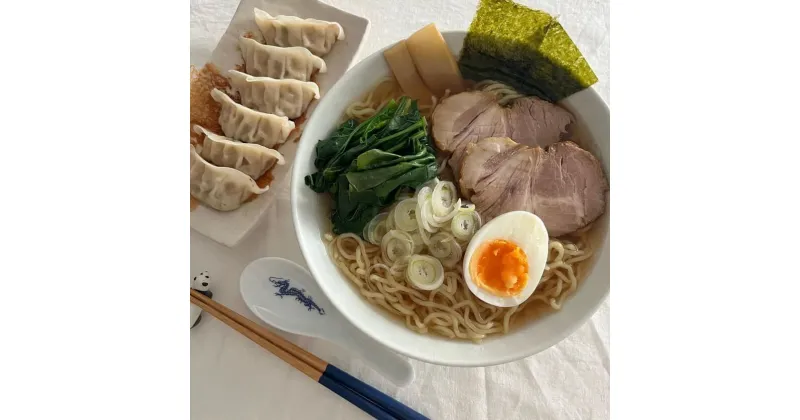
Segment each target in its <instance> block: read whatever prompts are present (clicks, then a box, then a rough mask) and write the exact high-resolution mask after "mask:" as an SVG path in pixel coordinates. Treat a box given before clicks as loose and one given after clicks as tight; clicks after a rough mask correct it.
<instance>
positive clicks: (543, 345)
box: [289, 30, 611, 367]
mask: <svg viewBox="0 0 800 420" xmlns="http://www.w3.org/2000/svg"><path fill="white" fill-rule="evenodd" d="M441 33H442V35H443V37H444V38H445V39H447V38H449V37H459V38H460V39H463V38H464V37H465V36H466V33H467V32H466V31H464V30H458V31H441ZM398 42H399V41H398ZM396 43H397V42H393V43H391V44H389V45H386V46H385V47H383V48H381V49H379V50H377V51H375V52H374V53H372V54H370V55H369V56H367V57H365V58H363V59H362V60H360V61H359V62H358V63H357V64H356V65H355V66H353V67H351V68H350V69H348V70H347V71H346V72H345V73H344V75H343V76H342V77H341V78H340V79H339V80H337V81H336V83H334V84H333V86H331V88H330V89H329V94H328V95H325V97H323V98H322V99H321V100H320V103H319V104H318V106H319V105H322V103H323V102H324V101H326V100H327V99H328V98H329V97H332V95H330V93H331V92H333V91H335V90H337V86H338V85H339V84H340V83H343V82H342V81H343V80H345V79H347V78H348V73H353V74H356V73H360V72H362V71H363V69H365V68H368V67H369V66H370V65H371V64H370V62H371V61H373V60H374V59H375V57H376V56H378V55H380V56H382V55H383V53H384V51H386V50H388V49H389V48H391V47H392V46H394V45H395V44H396ZM351 77H352V76H351ZM577 94H583V95H589V96H590V97H591V98H590V99H591V100H592V101H595V102H597V103H598V104H599V105H600V106H601V107H602V109H601V111H602V112H604V113H605V115H609V107H608V104H607V103H606V102H605V101H604V100H603V98H602V97H601V96H600V95H599V94H598V93H597V91H596V89H595V88H594V87H593V86H590V87H589V88H586V89H584V90H582V91H579V92H576V93H575V94H573V95H571V96H570V97H568V98H565V99H569V98H571V97H572V96H574V95H577ZM560 102H561V101H559V103H560ZM313 120H314V115H312V116H311V118H309V120H308V121H306V124H305V125H306V126H310V125H311V123H312V122H313ZM308 132H309V131H307V130H306V131H304V132H303V134H302V135H301V137H300V139H299V140H298V148H297V149H298V150H297V152H298V153H297V155H299V152H300V150H301V147H302V146H303V144H305V143H307V142H309V141H311V140H310V139H306V137H308ZM609 143H610V139H609ZM310 147H311V148H312V149H311V150H312V152H313V146H310ZM297 155H296V156H295V160H296V159H297ZM609 155H610V147H609ZM608 160H610V156H607V157H606V162H605V163H606V164H607V161H608ZM601 162H602V160H601ZM294 163H295V162H294V161H293V162H292V164H293V168H292V176H291V184H290V188H289V190H290V202H291V212H292V222H293V224H294V231H295V236H296V238H297V241H298V244H299V245H300V252H301V253H302V255H303V259H304V260H305V261H306V265H307V266H308V269H309V271H310V272H311V274H312V276H313V277H314V281H316V282H317V285H318V286H319V287H320V289H322V292H323V293H325V295H326V297H327V298H328V300H330V301H331V303H332V304H333V306H334V307H335V308H336V309H337V310H338V311H339V312H340V313H341V314H342V316H343V317H344V318H345V319H346V320H347V321H348V322H350V323H351V324H353V325H354V326H355V327H356V328H358V329H359V330H361V331H362V332H363V333H364V334H366V335H367V336H369V337H370V338H372V339H373V340H375V341H377V342H378V343H380V344H381V345H383V346H386V347H388V348H389V349H391V350H392V351H395V352H397V353H400V354H402V355H404V356H407V357H410V358H413V359H416V360H420V361H423V362H426V363H432V364H436V365H442V366H454V367H486V366H495V365H500V364H505V363H509V362H513V361H516V360H521V359H524V358H526V357H529V356H532V355H534V354H537V353H540V352H542V351H544V350H546V349H548V348H550V347H552V346H554V345H555V344H557V343H559V342H561V341H562V340H564V339H565V338H566V337H568V336H570V335H571V334H572V333H574V332H575V331H576V330H577V329H578V328H580V327H581V326H583V324H585V323H586V321H587V320H588V319H589V318H591V317H592V316H593V315H594V314H595V313H596V312H597V310H598V308H599V307H600V306H601V305H602V304H603V303H604V302H605V301H606V300H607V299H608V295H609V292H610V273H609V276H608V277H609V279H608V281H607V282H606V284H607V286H606V287H605V288H604V289H603V291H602V295H601V296H599V299H597V300H596V301H595V302H594V303H593V304H591V305H589V306H585V307H586V308H587V310H586V311H584V312H583V313H582V314H581V315H579V316H578V315H576V316H575V317H574V318H573V320H572V321H570V322H569V323H568V325H566V326H565V327H564V328H561V329H560V330H559V331H558V332H556V333H553V334H550V335H548V336H547V338H546V339H544V340H540V341H537V342H536V343H535V344H532V345H531V346H529V347H525V348H520V349H519V350H516V351H509V352H508V353H506V354H504V355H497V356H495V355H493V354H486V357H485V358H483V359H482V360H449V359H440V358H436V357H429V356H428V355H427V354H426V353H425V352H424V351H420V350H416V349H409V348H404V347H402V346H400V345H396V344H395V343H394V342H390V341H385V340H382V339H380V338H378V337H376V336H375V335H373V334H372V333H371V332H370V331H369V329H368V328H364V326H363V325H362V321H361V320H359V319H357V318H356V317H354V316H352V315H351V314H350V313H348V311H347V308H345V307H343V305H341V303H339V302H338V300H337V298H336V297H335V293H333V291H332V290H329V285H328V283H327V282H320V281H318V280H317V279H318V278H320V277H321V276H323V274H324V273H321V272H319V269H317V268H315V266H314V265H313V264H309V263H308V261H309V255H308V251H306V247H307V246H306V243H305V239H304V235H302V234H301V230H300V226H301V223H302V221H301V220H300V216H299V212H298V211H297V207H298V205H299V203H298V200H299V198H298V189H299V188H302V187H304V186H305V181H304V178H305V174H303V173H300V166H299V165H295V164H294ZM609 167H610V166H609ZM607 172H608V171H607ZM608 175H609V174H608V173H607V174H606V176H608ZM607 211H608V210H607ZM609 216H610V215H609ZM610 234H611V232H610V223H609V228H608V231H607V232H606V234H605V236H604V238H603V239H602V241H601V245H600V247H599V248H598V249H597V250H596V251H600V252H602V251H605V252H608V248H609V247H610ZM320 240H321V239H320ZM609 258H610V256H609ZM590 273H591V272H590ZM588 275H589V274H587V276H588ZM339 276H340V277H341V278H342V280H343V281H346V280H347V279H346V278H345V276H344V275H343V274H341V273H339ZM370 306H373V305H370ZM373 309H374V310H375V311H378V309H377V308H373ZM387 316H390V314H387ZM494 339H500V338H497V337H496V338H494ZM477 345H480V344H477Z"/></svg>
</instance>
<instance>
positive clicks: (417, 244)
mask: <svg viewBox="0 0 800 420" xmlns="http://www.w3.org/2000/svg"><path fill="white" fill-rule="evenodd" d="M410 236H411V240H413V241H414V253H415V254H419V253H420V252H422V250H423V249H425V241H424V240H423V239H422V235H420V233H419V231H418V230H415V231H414V232H411V233H410Z"/></svg>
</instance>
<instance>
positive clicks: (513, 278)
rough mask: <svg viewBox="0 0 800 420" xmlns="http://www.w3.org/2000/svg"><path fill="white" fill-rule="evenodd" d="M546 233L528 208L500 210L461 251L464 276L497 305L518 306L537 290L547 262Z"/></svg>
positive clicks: (481, 295) (472, 288) (474, 291)
mask: <svg viewBox="0 0 800 420" xmlns="http://www.w3.org/2000/svg"><path fill="white" fill-rule="evenodd" d="M549 241H550V239H549V237H548V234H547V228H545V226H544V223H543V222H542V219H540V218H539V217H538V216H536V215H535V214H533V213H530V212H527V211H512V212H509V213H505V214H502V215H500V216H498V217H496V218H494V219H492V220H491V221H490V222H489V223H487V224H486V225H484V226H483V227H482V228H480V229H479V230H478V231H477V232H475V235H474V236H473V237H472V240H471V241H470V242H469V246H467V251H466V253H465V254H464V280H465V281H466V283H467V287H469V290H470V291H471V292H472V294H473V295H475V296H476V297H478V298H479V299H480V300H482V301H484V302H486V303H488V304H490V305H494V306H498V307H509V306H517V305H519V304H521V303H522V302H525V301H526V300H527V299H528V298H529V297H530V296H531V295H532V294H533V291H534V290H536V286H538V285H539V280H541V278H542V273H544V268H545V265H546V264H547V253H548V247H549Z"/></svg>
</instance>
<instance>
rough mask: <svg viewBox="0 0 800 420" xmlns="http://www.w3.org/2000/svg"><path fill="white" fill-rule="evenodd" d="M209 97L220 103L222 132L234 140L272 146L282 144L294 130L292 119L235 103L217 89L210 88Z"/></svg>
mask: <svg viewBox="0 0 800 420" xmlns="http://www.w3.org/2000/svg"><path fill="white" fill-rule="evenodd" d="M211 97H212V98H214V100H215V101H217V102H218V103H219V104H220V105H222V110H221V111H220V113H219V125H221V126H222V132H224V133H225V135H226V136H228V137H230V138H232V139H234V140H239V141H243V142H245V143H255V144H260V145H262V146H264V147H270V148H273V147H275V146H276V145H280V144H283V143H284V142H285V141H286V139H287V138H289V133H291V132H292V130H294V122H293V121H292V120H290V119H288V118H286V117H279V116H277V115H272V114H265V113H263V112H258V111H255V110H252V109H250V108H248V107H246V106H243V105H240V104H237V103H236V102H234V101H233V99H231V98H230V96H228V95H226V94H225V93H224V92H222V91H221V90H219V89H214V90H212V91H211Z"/></svg>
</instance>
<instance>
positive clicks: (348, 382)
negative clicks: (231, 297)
mask: <svg viewBox="0 0 800 420" xmlns="http://www.w3.org/2000/svg"><path fill="white" fill-rule="evenodd" d="M189 293H190V301H191V303H193V304H195V305H197V306H198V307H199V308H200V309H202V310H203V311H205V312H207V313H209V314H210V315H211V316H213V317H214V318H217V319H219V320H220V321H222V322H223V323H224V324H226V325H228V326H229V327H231V328H233V329H234V330H236V331H238V332H239V333H241V334H242V335H244V336H245V337H247V338H249V339H250V340H251V341H253V342H254V343H256V344H258V345H259V346H261V347H262V348H264V349H266V350H267V351H269V352H270V353H272V354H274V355H276V356H278V358H280V359H281V360H283V361H284V362H286V363H288V364H289V365H291V366H292V367H294V368H295V369H297V370H299V371H300V372H302V373H303V374H305V375H306V376H308V377H309V378H311V379H313V380H314V381H316V382H318V383H319V384H321V385H323V386H324V387H326V388H328V389H329V390H331V391H333V392H335V393H336V394H338V395H339V396H341V397H342V398H344V399H346V400H347V401H349V402H350V403H351V404H353V405H355V406H356V407H358V408H360V409H361V410H363V411H364V412H366V413H367V414H369V415H371V416H373V417H375V418H377V419H381V420H383V419H387V420H393V419H413V420H423V419H425V420H427V419H428V418H427V417H425V416H423V415H422V414H420V413H418V412H416V411H414V410H413V409H411V408H409V407H407V406H405V405H404V404H402V403H400V402H399V401H397V400H395V399H393V398H392V397H390V396H388V395H386V394H384V393H383V392H381V391H379V390H378V389H376V388H374V387H372V386H370V385H367V384H365V383H364V382H362V381H360V380H359V379H357V378H355V377H353V376H351V375H349V374H348V373H346V372H344V371H342V370H341V369H339V368H337V367H336V366H334V365H332V364H329V363H327V362H326V361H324V360H322V359H320V358H319V357H317V356H315V355H313V354H311V353H309V352H307V351H306V350H304V349H302V348H301V347H299V346H297V345H295V344H294V343H292V342H290V341H288V340H286V339H285V338H283V337H281V336H279V335H278V334H275V333H273V332H271V331H269V330H267V329H266V328H263V327H261V326H260V325H258V324H256V323H255V322H253V321H251V320H250V319H248V318H246V317H244V316H242V315H240V314H239V313H237V312H235V311H233V310H231V309H229V308H227V307H226V306H225V305H223V304H221V303H219V302H217V301H214V300H212V299H210V298H208V297H207V296H205V295H203V294H202V293H200V292H198V291H196V290H194V289H191V288H190V289H189Z"/></svg>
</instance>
